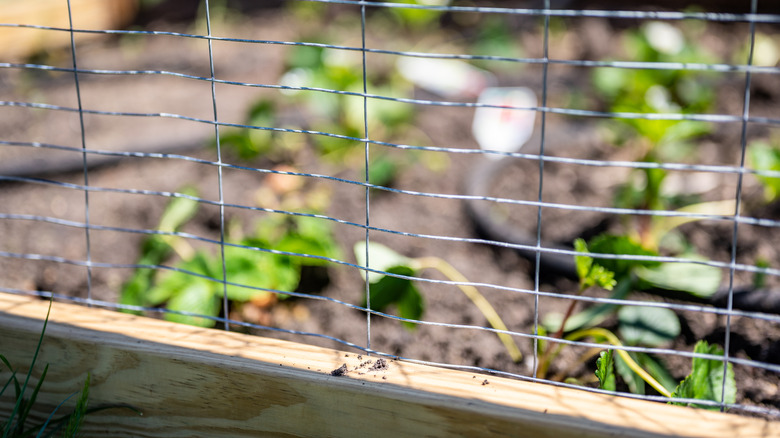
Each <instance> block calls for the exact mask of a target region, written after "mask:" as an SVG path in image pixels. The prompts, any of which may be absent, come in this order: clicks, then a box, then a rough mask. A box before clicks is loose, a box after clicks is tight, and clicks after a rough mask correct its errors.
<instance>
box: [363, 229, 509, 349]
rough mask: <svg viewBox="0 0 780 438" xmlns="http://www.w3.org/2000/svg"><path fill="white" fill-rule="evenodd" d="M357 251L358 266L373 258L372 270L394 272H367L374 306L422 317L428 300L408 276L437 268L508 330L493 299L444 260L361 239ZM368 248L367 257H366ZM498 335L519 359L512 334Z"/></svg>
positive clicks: (491, 319) (408, 324) (499, 327)
mask: <svg viewBox="0 0 780 438" xmlns="http://www.w3.org/2000/svg"><path fill="white" fill-rule="evenodd" d="M354 250H355V258H356V259H357V262H358V264H359V265H361V266H368V261H370V266H371V269H373V270H377V271H384V272H387V273H388V274H394V275H386V274H382V273H380V272H368V274H367V279H368V283H369V297H370V300H371V308H372V309H374V310H378V311H383V310H385V308H387V307H388V306H390V305H395V306H396V308H397V309H398V313H399V316H401V317H402V318H405V319H411V320H419V319H420V318H421V317H422V314H423V312H424V310H425V302H424V300H423V297H422V295H421V294H420V291H419V290H418V289H417V287H416V286H415V285H414V282H413V280H412V279H411V278H405V277H414V276H417V275H419V273H420V271H423V270H426V269H434V270H437V271H439V272H440V273H441V274H442V275H444V276H445V277H446V278H447V279H448V280H450V281H453V282H457V283H458V285H457V286H458V288H459V289H460V290H461V292H463V293H464V294H465V295H466V296H467V297H468V298H469V300H471V302H472V303H474V305H475V306H476V307H477V309H479V311H480V312H481V313H482V315H484V316H485V319H487V321H488V322H489V323H490V325H491V326H492V327H493V328H494V329H496V330H499V331H501V332H506V331H508V329H507V327H506V324H504V321H503V320H502V319H501V317H500V316H499V315H498V312H496V310H495V309H494V308H493V306H492V305H491V304H490V302H489V301H488V300H487V299H486V298H485V297H484V296H483V295H482V294H481V293H480V292H479V290H478V289H477V288H476V287H474V286H471V285H468V284H464V283H467V282H468V280H467V279H466V277H464V276H463V274H461V273H460V272H459V271H458V270H457V269H455V268H454V267H453V266H452V265H450V264H449V263H447V262H446V261H445V260H443V259H441V258H438V257H421V258H409V257H405V256H403V255H401V254H399V253H397V252H395V251H393V250H392V249H390V248H388V247H386V246H384V245H382V244H379V243H375V242H370V243H369V244H368V246H366V243H365V242H358V243H357V244H355V247H354ZM367 251H368V259H366V252H367ZM399 276H403V277H399ZM404 325H405V326H406V327H407V328H409V329H414V327H416V326H415V324H414V323H411V322H404ZM497 335H498V337H499V339H500V340H501V343H502V344H504V347H505V348H506V350H507V352H508V353H509V356H510V357H511V358H512V360H513V361H515V362H520V361H521V360H522V359H523V355H522V353H521V352H520V349H519V348H518V347H517V344H516V343H515V342H514V340H513V339H512V337H511V336H510V335H509V334H507V333H497Z"/></svg>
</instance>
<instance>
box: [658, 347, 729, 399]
mask: <svg viewBox="0 0 780 438" xmlns="http://www.w3.org/2000/svg"><path fill="white" fill-rule="evenodd" d="M693 352H694V353H698V354H712V355H717V356H722V355H723V349H722V348H721V347H719V346H717V345H709V344H708V343H707V342H706V341H699V342H697V343H696V346H695V347H694V349H693ZM692 362H693V364H692V367H691V373H690V374H689V375H688V376H687V377H686V378H685V379H684V380H683V381H682V382H680V384H679V385H678V386H677V389H675V391H674V393H672V397H673V398H692V399H699V400H711V401H716V402H721V401H725V403H734V402H735V401H736V398H737V383H736V381H735V380H734V370H733V367H732V365H731V364H728V368H727V369H726V381H725V396H726V397H725V400H724V399H723V398H722V397H721V395H722V389H723V385H724V381H723V366H724V363H723V362H722V361H719V360H715V359H704V358H698V357H695V358H693V361H692ZM669 403H670V404H675V405H683V406H684V405H688V406H695V407H701V408H705V409H711V410H716V409H719V407H718V406H707V405H698V404H695V403H680V402H669Z"/></svg>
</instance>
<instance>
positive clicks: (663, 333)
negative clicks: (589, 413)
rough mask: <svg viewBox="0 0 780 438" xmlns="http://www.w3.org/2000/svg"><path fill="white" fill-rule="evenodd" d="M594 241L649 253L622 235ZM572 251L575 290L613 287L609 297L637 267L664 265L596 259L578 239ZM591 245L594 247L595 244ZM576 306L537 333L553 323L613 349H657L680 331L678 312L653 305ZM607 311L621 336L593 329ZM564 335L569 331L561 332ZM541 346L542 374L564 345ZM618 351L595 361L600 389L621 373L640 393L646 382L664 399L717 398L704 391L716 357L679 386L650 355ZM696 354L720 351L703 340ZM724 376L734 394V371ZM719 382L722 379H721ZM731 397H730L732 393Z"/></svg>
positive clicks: (617, 295)
mask: <svg viewBox="0 0 780 438" xmlns="http://www.w3.org/2000/svg"><path fill="white" fill-rule="evenodd" d="M594 240H595V242H594V244H593V246H594V247H596V248H599V249H602V250H606V249H608V250H610V251H616V250H620V252H617V253H619V254H634V255H648V251H647V250H645V249H643V248H642V247H641V246H640V245H638V244H636V243H633V242H631V241H630V239H628V238H626V237H623V236H601V237H599V238H596V239H594ZM575 249H576V250H577V252H578V253H581V254H583V255H578V256H577V257H576V265H577V273H578V275H579V277H580V288H579V292H578V294H582V293H583V292H584V291H586V290H588V289H589V288H592V287H601V288H603V289H606V290H613V294H612V296H611V298H613V299H622V298H624V297H626V296H627V295H628V293H629V292H630V291H631V290H632V289H633V288H634V286H633V283H634V282H635V281H636V280H635V279H636V278H637V276H636V274H635V272H636V270H639V269H649V270H651V272H652V269H658V268H659V267H661V266H663V265H664V264H663V263H658V262H653V261H636V260H622V259H621V260H610V259H599V260H594V259H592V258H591V257H589V256H587V255H584V254H588V253H589V247H588V245H586V244H585V242H584V241H583V240H581V239H580V240H577V241H576V242H575ZM590 249H591V250H592V249H593V248H590ZM614 253H615V252H613V254H614ZM615 278H618V280H615ZM575 306H576V301H573V302H572V303H571V304H570V306H569V309H568V311H567V312H566V314H565V315H564V316H563V317H562V318H561V317H557V318H556V317H553V318H550V317H549V316H548V318H546V320H545V321H544V325H545V328H543V330H541V332H545V333H546V332H547V330H552V327H557V328H558V329H557V331H556V332H555V334H554V335H553V337H557V338H563V339H566V340H569V341H576V340H579V339H583V338H591V339H593V340H594V341H595V342H599V343H601V342H605V343H608V344H610V345H613V346H615V347H621V346H623V345H630V346H646V347H659V346H662V345H664V344H667V343H669V342H671V341H673V340H674V339H675V338H676V337H677V336H679V334H680V323H679V321H678V319H677V316H676V315H675V314H674V312H672V311H671V310H669V309H664V308H657V307H644V308H641V309H640V308H639V307H636V306H617V305H613V304H600V305H596V306H592V307H590V308H588V309H586V310H585V311H583V312H580V313H577V314H573V313H572V311H573V309H574V307H575ZM610 315H616V316H617V326H618V332H619V333H620V335H621V338H622V340H621V338H618V337H617V336H616V335H615V334H614V333H613V332H611V331H609V330H607V329H605V328H601V327H595V325H597V324H600V323H601V322H603V321H604V320H606V318H607V317H608V316H610ZM565 333H568V334H566V335H565V336H564V334H565ZM700 344H701V343H700ZM540 348H541V349H542V356H541V359H540V364H539V369H538V375H540V376H541V377H544V376H545V374H546V372H547V368H548V366H549V365H550V362H551V361H552V360H553V359H554V358H555V357H556V356H557V355H558V354H559V352H560V351H561V349H562V348H563V345H558V346H557V347H553V346H552V345H548V344H547V343H542V345H541V346H540ZM597 351H598V350H596V351H594V350H591V351H590V352H587V353H585V354H584V355H582V356H581V358H580V360H578V361H577V363H578V364H579V363H583V362H585V361H586V360H588V359H589V358H590V357H592V355H593V354H595V353H596V352H597ZM616 351H617V356H616V357H614V356H613V353H612V350H607V351H606V352H605V351H601V353H600V355H599V358H598V360H597V361H596V377H597V379H598V381H599V388H601V389H607V390H610V391H614V390H616V380H617V375H619V376H620V377H621V378H622V380H623V382H624V383H625V384H626V386H628V388H629V391H631V392H632V393H636V394H644V393H645V388H644V385H645V384H648V385H650V386H651V387H652V388H653V389H655V390H656V391H657V392H658V393H659V394H661V395H664V396H666V397H685V398H703V399H708V400H716V401H719V400H720V399H719V398H714V396H713V395H712V392H706V385H705V383H706V382H705V380H706V379H712V380H711V381H709V382H710V383H711V384H712V385H715V384H716V383H717V379H716V377H717V376H716V374H717V373H718V370H719V371H720V373H721V376H722V372H723V368H722V363H720V362H718V361H714V360H709V361H697V360H696V359H695V360H694V370H693V371H692V372H691V375H690V376H689V377H688V378H686V380H685V381H683V383H680V384H679V385H678V384H677V383H676V382H675V381H674V379H673V378H672V376H671V373H670V372H669V371H668V370H667V369H666V368H665V366H664V365H663V364H662V363H661V362H660V361H659V360H658V359H656V358H655V357H654V356H652V355H651V354H648V353H643V352H628V351H625V350H622V349H618V350H616ZM695 352H696V353H708V354H715V355H718V354H722V351H720V350H718V349H717V347H715V346H713V348H710V347H706V344H705V346H700V345H699V344H697V346H696V349H695ZM718 363H720V368H718V367H717V364H718ZM691 376H693V377H691ZM562 377H563V376H556V377H554V379H558V380H560V379H561V378H562ZM727 378H728V379H730V380H729V381H728V382H727V385H728V386H727V395H728V394H731V392H733V391H732V390H731V388H732V387H733V386H734V385H735V384H734V383H733V382H734V379H733V373H732V374H731V376H730V377H727ZM686 381H687V382H688V383H686ZM720 382H722V378H721V380H720ZM689 387H693V388H696V389H695V390H694V392H690V391H689ZM675 388H677V389H675ZM680 388H683V389H680ZM682 394H687V395H682ZM691 394H695V396H691ZM727 400H729V399H727ZM731 400H732V401H733V397H732V398H731Z"/></svg>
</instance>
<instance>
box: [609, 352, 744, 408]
mask: <svg viewBox="0 0 780 438" xmlns="http://www.w3.org/2000/svg"><path fill="white" fill-rule="evenodd" d="M613 351H614V350H611V349H610V350H606V351H602V352H601V353H600V354H599V358H598V360H596V372H595V374H596V378H597V379H598V381H599V386H598V387H599V389H604V390H607V391H615V390H616V389H617V384H616V375H615V360H614V357H613ZM693 352H694V353H695V354H708V355H715V356H723V349H722V348H720V347H719V346H717V345H709V344H708V343H707V342H706V341H699V342H697V343H696V346H695V347H694V349H693ZM724 366H726V367H727V368H726V373H725V376H726V380H725V391H724V390H723V389H724V380H723V376H724V373H723V368H724ZM665 395H666V394H665ZM724 395H725V397H723V396H724ZM667 397H669V398H671V399H672V400H670V401H669V402H668V403H669V404H672V405H678V406H693V407H698V408H703V409H710V410H716V409H720V408H719V406H717V405H712V404H700V403H693V402H677V401H674V399H675V398H678V399H679V398H684V399H698V400H709V401H715V402H718V403H734V402H735V401H736V398H737V385H736V380H735V379H734V369H733V366H732V365H731V364H730V363H729V364H726V365H724V362H723V361H720V360H717V359H707V358H701V357H694V358H693V360H692V365H691V372H690V373H689V374H688V375H687V376H686V377H685V378H684V379H683V380H682V381H680V383H678V384H677V386H676V387H675V389H674V391H673V392H672V393H671V394H670V395H667Z"/></svg>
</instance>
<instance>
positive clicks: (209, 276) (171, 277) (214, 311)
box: [121, 192, 339, 327]
mask: <svg viewBox="0 0 780 438" xmlns="http://www.w3.org/2000/svg"><path fill="white" fill-rule="evenodd" d="M190 193H192V192H190ZM197 206H198V203H197V201H195V200H193V199H192V198H189V197H179V198H174V199H173V200H172V201H171V202H170V204H169V205H168V207H167V208H166V210H165V212H164V213H163V215H162V218H161V220H160V226H159V230H160V231H166V232H172V231H176V230H178V229H179V228H180V227H181V226H182V225H184V224H185V223H186V222H187V221H188V220H189V219H190V218H192V216H193V215H194V214H195V212H196V210H197ZM240 228H241V227H240V226H238V224H234V226H231V227H229V229H228V231H229V232H228V235H227V238H226V243H227V245H226V246H225V248H224V269H225V277H226V278H227V281H228V283H229V284H227V285H226V286H224V287H223V284H222V278H223V261H222V255H221V254H219V253H218V254H214V253H211V252H209V251H206V250H202V249H198V250H196V249H195V248H193V247H192V246H191V245H190V244H189V243H188V242H187V240H185V239H184V238H183V237H181V236H176V235H170V234H166V235H153V236H151V237H149V238H148V239H147V240H146V241H144V243H143V244H142V254H141V257H140V261H139V263H140V264H142V265H146V264H152V265H160V264H162V263H164V262H165V261H166V260H167V259H168V258H169V257H170V256H172V255H174V254H175V255H176V256H177V257H178V261H177V262H176V263H175V266H174V267H175V269H174V270H169V271H166V272H158V271H156V270H153V269H148V268H141V269H138V270H137V271H136V272H135V273H134V275H133V277H132V278H131V279H130V280H129V281H128V282H127V283H126V284H125V286H124V287H123V290H122V296H121V302H122V303H123V304H131V305H136V306H143V307H151V306H159V305H163V304H165V306H166V307H167V308H168V309H170V310H174V311H179V312H190V313H196V314H200V315H205V316H211V317H216V316H218V315H219V313H220V311H221V310H222V306H221V304H222V297H223V294H224V293H226V294H227V297H228V299H229V300H231V301H236V302H247V301H267V300H268V299H269V298H270V297H276V298H279V299H284V298H286V297H287V296H286V295H284V294H279V295H276V294H275V292H272V291H294V290H295V289H296V288H297V287H298V284H299V282H300V280H301V270H302V269H303V267H304V266H321V265H323V264H324V263H325V262H324V261H323V260H322V259H318V258H311V257H298V256H292V255H288V254H286V253H297V254H308V255H313V256H320V257H328V258H334V257H337V256H338V252H339V250H338V246H337V244H336V243H335V241H334V240H333V237H332V234H331V231H330V226H329V224H328V223H327V222H324V221H323V220H322V219H318V218H314V217H311V216H297V215H283V214H268V215H266V216H264V217H263V219H261V220H260V221H258V223H257V224H256V232H255V234H254V235H251V236H243V235H241V231H240ZM165 318H166V319H168V320H170V321H175V322H183V323H187V324H193V325H199V326H204V327H211V326H213V325H214V324H215V320H214V319H209V318H203V317H197V316H190V315H186V314H177V313H166V315H165Z"/></svg>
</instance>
